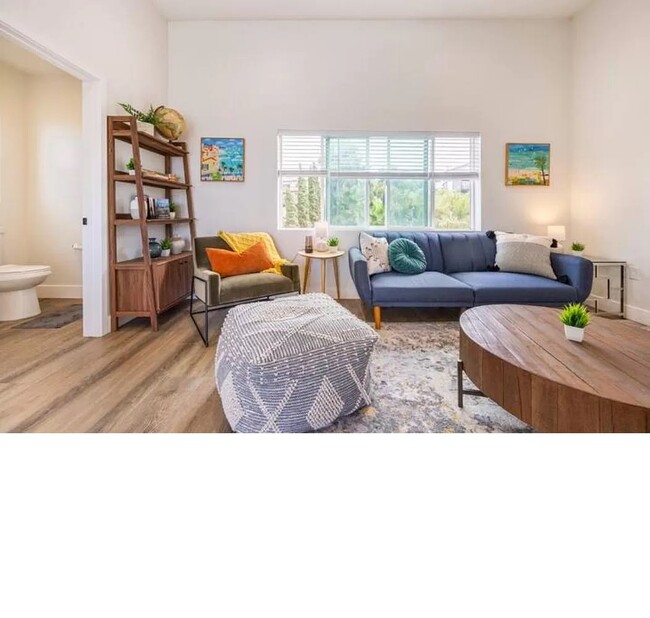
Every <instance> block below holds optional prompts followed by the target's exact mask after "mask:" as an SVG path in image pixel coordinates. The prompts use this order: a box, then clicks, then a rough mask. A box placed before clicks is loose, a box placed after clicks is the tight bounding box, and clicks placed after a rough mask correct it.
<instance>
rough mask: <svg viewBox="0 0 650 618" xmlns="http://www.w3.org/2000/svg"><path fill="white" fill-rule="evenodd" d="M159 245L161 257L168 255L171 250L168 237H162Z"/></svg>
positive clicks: (170, 242)
mask: <svg viewBox="0 0 650 618" xmlns="http://www.w3.org/2000/svg"><path fill="white" fill-rule="evenodd" d="M160 246H161V247H162V253H161V254H160V256H161V257H169V255H170V254H171V252H172V241H171V240H170V239H169V238H163V239H162V240H161V241H160Z"/></svg>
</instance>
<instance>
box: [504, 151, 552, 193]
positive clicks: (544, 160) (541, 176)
mask: <svg viewBox="0 0 650 618" xmlns="http://www.w3.org/2000/svg"><path fill="white" fill-rule="evenodd" d="M550 184H551V145H550V144H506V185H507V186H508V187H518V186H533V187H534V186H537V187H548V186H549V185H550Z"/></svg>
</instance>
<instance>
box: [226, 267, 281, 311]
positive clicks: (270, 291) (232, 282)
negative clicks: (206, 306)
mask: <svg viewBox="0 0 650 618" xmlns="http://www.w3.org/2000/svg"><path fill="white" fill-rule="evenodd" d="M293 289H294V288H293V282H292V281H291V279H289V278H288V277H285V276H284V275H276V274H274V273H255V274H252V275H235V276H233V277H227V278H225V279H222V280H221V285H220V295H219V302H220V303H221V304H228V303H235V302H239V301H241V300H249V299H251V298H263V297H265V296H274V295H276V294H286V293H287V292H292V291H293Z"/></svg>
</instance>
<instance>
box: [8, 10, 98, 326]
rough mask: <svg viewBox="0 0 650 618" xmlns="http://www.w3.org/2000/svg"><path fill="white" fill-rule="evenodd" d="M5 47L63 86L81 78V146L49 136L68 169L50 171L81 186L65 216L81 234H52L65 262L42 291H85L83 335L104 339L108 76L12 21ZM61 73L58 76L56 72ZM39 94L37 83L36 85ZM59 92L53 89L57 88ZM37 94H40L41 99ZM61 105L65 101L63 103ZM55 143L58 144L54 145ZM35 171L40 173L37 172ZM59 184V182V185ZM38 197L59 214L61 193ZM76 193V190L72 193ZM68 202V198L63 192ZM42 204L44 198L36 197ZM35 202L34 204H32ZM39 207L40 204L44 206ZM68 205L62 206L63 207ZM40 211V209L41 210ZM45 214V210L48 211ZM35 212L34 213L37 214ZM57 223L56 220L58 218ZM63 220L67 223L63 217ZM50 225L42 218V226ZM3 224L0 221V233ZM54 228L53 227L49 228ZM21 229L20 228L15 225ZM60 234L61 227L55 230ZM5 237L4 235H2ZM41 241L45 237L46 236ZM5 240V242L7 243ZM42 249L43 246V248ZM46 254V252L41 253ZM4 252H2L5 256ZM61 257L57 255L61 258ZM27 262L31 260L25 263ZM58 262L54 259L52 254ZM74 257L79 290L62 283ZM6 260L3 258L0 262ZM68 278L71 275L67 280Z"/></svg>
mask: <svg viewBox="0 0 650 618" xmlns="http://www.w3.org/2000/svg"><path fill="white" fill-rule="evenodd" d="M2 46H5V47H6V46H13V48H12V50H14V51H12V53H13V57H14V59H16V58H18V57H22V58H23V59H24V60H25V62H28V60H27V59H28V58H30V59H31V61H33V63H34V67H36V66H40V69H41V70H42V71H43V72H44V73H45V74H47V72H48V70H50V71H51V76H52V80H54V79H57V78H60V79H61V82H60V83H61V84H67V87H66V88H64V90H66V89H69V90H70V91H72V90H74V85H73V84H74V82H75V81H76V84H77V88H78V91H79V92H80V97H81V102H80V118H79V121H80V126H79V129H80V139H78V140H77V143H76V145H75V144H73V140H69V141H68V142H66V140H65V139H64V138H63V139H61V135H59V136H58V137H59V139H58V141H57V139H56V136H55V139H54V140H50V146H49V148H50V153H49V154H50V155H51V154H52V149H53V152H54V159H55V160H56V162H57V163H56V165H57V166H58V167H66V166H67V169H58V168H57V169H56V170H54V171H52V170H51V169H50V171H49V172H48V173H49V174H52V173H56V174H69V175H70V178H76V179H77V182H78V185H77V187H76V189H73V190H76V191H78V198H79V200H78V209H77V210H74V213H75V214H74V220H75V221H76V224H75V223H74V221H72V220H69V221H68V220H66V225H68V226H70V227H71V228H74V229H73V231H72V232H71V233H72V234H76V236H77V238H78V240H77V241H74V242H68V241H69V239H70V236H68V235H67V233H68V232H69V231H70V230H68V231H67V232H66V233H65V234H64V233H63V232H60V235H61V236H64V237H65V238H64V239H59V238H51V242H52V244H53V245H55V244H56V243H55V242H54V241H55V240H57V242H58V241H59V240H61V242H64V243H65V245H66V246H65V249H64V248H63V245H62V248H61V251H63V254H62V256H59V258H60V259H61V261H59V262H57V263H58V264H59V265H60V270H59V272H58V273H57V274H58V276H57V277H55V278H53V279H51V281H50V282H49V283H48V282H47V281H46V282H44V284H45V285H49V286H50V287H49V288H43V289H42V290H41V291H40V293H39V295H47V294H50V295H57V296H59V297H65V295H66V294H68V297H74V295H75V294H77V295H79V294H80V295H81V298H82V303H83V335H84V336H86V337H101V336H103V335H105V334H107V333H108V332H110V323H109V304H108V280H107V271H108V263H107V262H108V257H107V250H106V247H107V244H106V243H107V240H106V236H107V234H106V230H107V227H106V226H107V214H106V208H105V207H104V205H105V200H104V197H105V195H106V178H105V175H104V167H105V144H106V138H105V126H104V124H105V118H106V84H105V81H104V80H103V79H100V78H99V77H97V76H94V75H92V74H91V73H89V72H87V71H86V70H84V69H83V68H81V67H78V66H77V65H74V64H72V63H70V62H68V61H67V60H66V59H64V58H62V57H61V56H59V55H57V54H56V53H54V52H53V51H51V50H48V49H47V48H45V47H43V46H42V45H40V44H39V43H37V42H36V41H33V40H31V39H29V38H28V37H26V36H24V35H23V34H21V33H19V32H17V31H16V30H15V29H13V28H11V27H10V26H8V25H7V24H5V23H3V22H0V48H1V47H2ZM55 75H56V76H57V77H56V78H55V77H54V76H55ZM35 90H36V91H37V92H38V87H35ZM53 91H54V90H53ZM40 92H41V94H44V93H47V86H46V85H43V89H42V90H41V91H40ZM58 94H59V95H60V96H59V98H61V97H63V91H61V90H60V89H59V92H58ZM37 98H38V97H37ZM58 102H59V103H61V101H58ZM41 103H42V105H40V107H42V108H43V114H45V115H47V114H48V108H47V104H46V102H45V101H41ZM41 142H42V143H41V147H42V148H45V149H47V148H48V146H46V145H44V144H45V142H47V140H41ZM52 143H54V147H53V146H52ZM40 156H41V158H42V157H47V156H48V152H40ZM29 161H31V159H29ZM71 166H72V167H73V169H70V167H71ZM24 173H26V174H29V173H30V172H29V165H25V170H24ZM32 173H33V174H35V172H32ZM55 184H56V183H55ZM39 194H40V195H39V198H42V199H41V201H42V202H45V203H49V204H50V211H49V212H47V216H48V217H55V213H53V212H52V207H53V206H52V205H53V203H55V202H56V200H57V195H49V196H48V194H47V187H43V186H41V187H39ZM71 195H72V194H71ZM61 199H62V200H63V201H65V199H66V198H65V196H61ZM36 201H37V202H38V201H39V200H36ZM30 203H31V202H30ZM39 207H40V206H39ZM61 207H62V208H63V204H62V205H61ZM37 212H38V211H37ZM43 212H46V211H43ZM33 214H34V212H31V213H30V216H32V215H33ZM53 221H56V219H53ZM59 223H62V221H61V220H59ZM41 224H45V222H44V221H40V222H39V225H38V226H36V225H35V226H34V227H38V228H39V229H40V228H41V227H43V225H41ZM2 228H3V225H2V222H0V232H1V231H2ZM44 229H45V230H47V229H54V228H47V227H45V228H44ZM4 231H5V235H4V237H5V238H7V231H8V230H7V229H5V230H4ZM16 232H17V233H20V232H19V231H18V228H16ZM53 234H56V231H53ZM0 240H2V238H0ZM41 242H42V240H41ZM4 244H5V243H3V245H4ZM41 249H43V247H41ZM9 250H10V251H12V252H14V255H17V256H18V257H19V258H21V259H22V255H25V254H24V252H23V253H22V254H21V253H20V252H16V251H15V248H14V247H12V246H11V245H10V246H9ZM41 254H42V255H45V253H44V252H43V251H41ZM3 257H4V256H0V258H3ZM59 258H56V259H59ZM25 260H26V261H25ZM52 260H53V261H54V260H55V257H53V258H52ZM75 260H77V267H78V269H79V270H80V274H81V277H80V281H79V283H80V289H79V286H77V288H75V284H74V283H63V282H62V281H64V280H67V281H71V280H72V279H71V277H72V276H73V275H74V267H75ZM0 261H2V260H0ZM22 261H23V263H25V264H28V263H30V262H32V263H33V260H32V259H31V256H29V255H25V259H23V260H22ZM66 277H67V279H65V278H66Z"/></svg>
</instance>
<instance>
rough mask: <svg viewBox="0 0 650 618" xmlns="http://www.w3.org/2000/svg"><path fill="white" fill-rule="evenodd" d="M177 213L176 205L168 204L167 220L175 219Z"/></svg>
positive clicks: (174, 203)
mask: <svg viewBox="0 0 650 618" xmlns="http://www.w3.org/2000/svg"><path fill="white" fill-rule="evenodd" d="M177 212H178V205H177V204H176V202H171V203H170V204H169V218H170V219H175V218H176V213H177Z"/></svg>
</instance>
